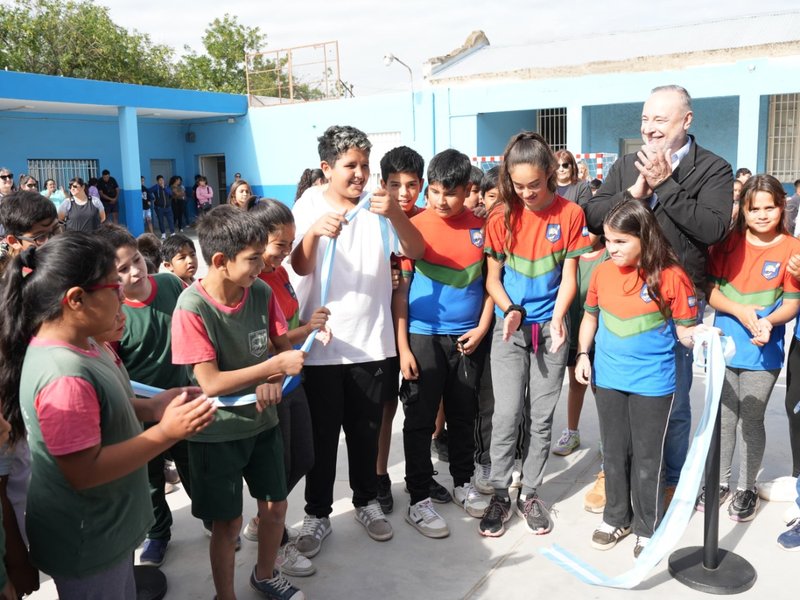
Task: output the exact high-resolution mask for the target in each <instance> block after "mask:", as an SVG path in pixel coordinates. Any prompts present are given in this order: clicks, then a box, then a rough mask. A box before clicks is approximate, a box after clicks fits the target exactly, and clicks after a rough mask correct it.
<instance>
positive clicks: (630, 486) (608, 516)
mask: <svg viewBox="0 0 800 600" xmlns="http://www.w3.org/2000/svg"><path fill="white" fill-rule="evenodd" d="M672 397H673V394H669V395H667V396H640V395H638V394H631V393H627V392H620V391H618V390H609V389H607V388H601V387H598V388H597V391H596V392H595V399H596V400H597V414H598V416H599V417H600V439H601V440H602V443H603V469H604V471H605V475H606V507H605V510H604V511H603V521H605V522H606V523H608V524H609V525H613V526H614V527H627V526H628V525H631V524H632V525H633V533H634V534H635V535H640V536H643V537H648V538H649V537H652V535H653V532H654V531H655V529H656V527H657V526H658V522H659V521H660V519H661V516H662V514H663V511H664V508H663V507H664V469H665V467H664V438H665V436H666V432H667V424H668V423H669V413H670V410H671V408H672Z"/></svg>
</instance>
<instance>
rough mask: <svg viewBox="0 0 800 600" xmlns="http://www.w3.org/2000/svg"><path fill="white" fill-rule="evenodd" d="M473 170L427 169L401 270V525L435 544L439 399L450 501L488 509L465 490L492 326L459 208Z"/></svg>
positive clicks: (477, 243)
mask: <svg viewBox="0 0 800 600" xmlns="http://www.w3.org/2000/svg"><path fill="white" fill-rule="evenodd" d="M471 168H472V167H471V165H470V161H469V158H468V157H467V156H466V155H465V154H462V153H461V152H458V151H457V150H452V149H451V150H445V151H443V152H440V153H439V154H437V155H436V156H434V157H433V159H432V160H431V162H430V165H429V166H428V181H429V183H428V201H429V205H430V206H429V208H428V210H426V211H423V212H422V213H420V214H419V215H417V216H416V217H414V218H413V219H412V220H411V223H412V224H413V225H414V226H415V227H416V228H417V229H418V230H419V232H420V233H421V234H422V237H423V239H424V240H425V252H424V255H423V256H422V258H420V259H418V260H417V261H416V262H415V263H414V265H413V268H412V267H411V266H410V265H408V266H407V265H405V264H404V269H403V270H404V271H406V272H407V271H413V274H412V276H411V284H410V288H409V295H408V329H407V330H406V329H405V328H404V327H402V326H399V327H398V328H397V334H398V335H397V347H398V351H399V353H400V369H401V371H402V373H403V383H402V385H401V388H400V397H401V398H402V400H403V404H404V406H405V421H404V423H403V446H404V451H405V459H406V486H407V488H408V491H409V494H410V495H411V501H410V504H409V507H408V511H407V512H406V521H407V522H408V523H409V524H411V525H412V526H413V527H415V528H416V529H417V530H418V531H419V532H420V533H421V534H422V535H424V536H427V537H432V538H440V537H445V536H447V535H449V533H450V532H449V529H448V527H447V523H446V522H445V521H444V519H443V518H442V517H441V516H440V515H439V513H438V512H436V510H435V509H434V508H433V504H432V501H433V499H432V498H431V488H432V483H433V464H432V463H431V454H430V443H431V442H430V440H431V434H432V433H433V431H434V428H435V423H436V413H437V410H438V407H439V401H440V400H442V401H443V404H444V412H445V416H446V418H447V423H448V426H449V435H448V438H447V439H448V451H449V456H450V461H449V463H450V474H451V475H452V476H453V499H454V501H455V502H456V503H457V504H459V505H461V506H462V507H463V508H464V509H465V510H466V511H467V513H468V514H470V515H472V516H474V517H479V516H481V515H482V514H483V512H484V510H485V509H486V507H487V505H488V502H487V499H486V498H485V497H484V496H481V494H479V493H478V492H476V491H475V490H474V488H473V487H472V483H471V479H472V474H473V470H474V464H473V462H472V458H473V453H474V451H475V442H474V438H473V430H474V427H475V413H476V411H477V407H478V382H479V380H480V375H481V371H482V370H483V363H484V358H485V356H486V344H483V343H482V342H483V340H484V338H485V336H486V334H487V333H488V331H489V327H490V326H491V321H492V304H491V300H490V299H489V298H488V297H487V296H486V293H485V291H484V285H483V264H484V255H483V233H482V231H481V228H482V226H483V221H482V220H481V219H480V218H478V217H476V216H475V215H473V214H472V211H470V210H468V209H467V208H466V207H465V201H466V198H467V188H468V187H469V185H470V179H469V178H470V171H471ZM406 260H407V259H404V261H403V262H404V263H405V262H406ZM409 262H410V261H409ZM401 325H402V321H401Z"/></svg>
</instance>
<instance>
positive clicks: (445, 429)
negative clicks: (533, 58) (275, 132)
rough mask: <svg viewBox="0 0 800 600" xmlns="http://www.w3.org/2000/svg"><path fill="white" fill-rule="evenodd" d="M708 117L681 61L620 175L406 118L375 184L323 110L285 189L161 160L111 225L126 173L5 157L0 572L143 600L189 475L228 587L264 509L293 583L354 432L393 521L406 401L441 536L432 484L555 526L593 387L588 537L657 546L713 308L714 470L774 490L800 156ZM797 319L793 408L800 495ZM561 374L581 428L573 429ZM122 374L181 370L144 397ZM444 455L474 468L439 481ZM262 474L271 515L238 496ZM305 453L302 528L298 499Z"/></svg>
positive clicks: (358, 499)
mask: <svg viewBox="0 0 800 600" xmlns="http://www.w3.org/2000/svg"><path fill="white" fill-rule="evenodd" d="M693 118H694V115H693V112H692V106H691V98H690V97H689V94H688V92H687V91H686V90H685V89H683V88H681V87H679V86H663V87H659V88H656V89H654V90H653V91H652V93H651V94H650V96H649V97H648V99H647V101H646V102H645V104H644V107H643V111H642V123H641V133H642V138H643V146H642V148H641V150H640V151H638V152H636V153H634V154H631V155H626V156H624V157H622V158H620V159H619V160H618V161H617V162H616V163H614V165H613V167H612V168H611V170H610V172H609V173H608V174H607V175H606V177H605V178H604V179H602V181H601V180H600V179H590V177H591V173H590V169H589V166H588V165H587V164H586V163H585V162H584V161H580V162H579V161H576V159H575V156H574V154H573V153H571V152H570V151H568V150H566V149H561V150H557V151H555V152H554V151H553V150H552V149H551V148H550V146H549V145H548V143H547V142H546V141H545V140H544V138H542V137H541V136H540V135H538V134H537V133H533V132H521V133H519V134H517V135H515V136H513V137H512V138H511V140H509V143H508V145H507V147H506V149H505V152H504V154H503V161H502V163H501V164H500V165H499V166H497V167H494V168H492V169H490V170H488V171H486V172H483V171H482V170H481V169H478V168H476V167H474V166H473V165H472V164H471V162H470V160H469V158H468V157H467V156H466V155H464V154H463V153H461V152H459V151H458V150H455V149H448V150H444V151H442V152H439V153H438V154H436V155H435V156H433V157H432V158H431V159H430V160H429V161H428V165H427V170H426V169H425V160H424V159H423V157H422V156H421V155H420V154H419V153H417V152H416V151H415V150H413V149H411V148H409V147H406V146H401V147H398V148H394V149H392V150H391V151H389V152H388V153H386V154H385V155H384V156H383V157H381V161H380V169H381V173H380V186H379V188H378V189H376V190H373V191H372V192H371V194H370V198H369V203H368V204H367V205H366V206H362V204H361V200H363V199H364V198H365V196H366V194H368V193H369V192H368V191H367V187H368V181H369V174H370V167H369V164H370V151H371V143H370V141H369V139H368V138H367V136H366V134H364V133H363V132H362V131H360V130H358V129H356V128H354V127H350V126H332V127H330V128H329V129H327V130H326V131H325V133H324V134H323V135H322V136H321V137H320V138H319V139H318V151H319V159H320V165H321V168H319V169H306V170H305V171H304V172H303V174H302V176H301V178H300V181H299V183H298V186H297V192H296V196H295V203H294V206H293V207H292V208H291V209H289V208H288V207H287V206H286V205H284V204H282V203H281V202H278V201H277V200H273V199H268V198H260V197H258V196H257V195H254V194H253V188H252V187H251V185H250V184H249V183H248V182H247V181H246V180H245V179H243V178H242V176H241V174H240V173H236V176H235V179H234V181H233V183H232V184H231V185H230V186H229V189H228V190H227V193H225V192H224V191H220V193H219V194H218V196H217V197H216V199H215V193H214V190H213V189H212V188H211V187H210V186H209V185H208V180H207V179H206V178H205V177H203V176H201V175H198V176H196V177H195V181H194V185H193V186H192V187H191V188H190V189H187V188H186V187H185V186H184V184H183V180H182V178H181V177H179V176H172V177H171V178H170V179H169V180H168V181H166V180H165V178H164V177H163V176H162V175H157V176H156V177H155V183H154V184H153V185H151V186H147V185H146V184H145V180H144V178H142V182H141V194H142V196H141V199H142V211H143V212H142V219H143V223H144V224H145V229H146V232H145V233H144V234H143V235H141V236H140V237H139V238H138V239H136V238H134V237H133V236H132V235H131V234H130V233H129V232H128V231H127V230H126V229H125V228H124V227H122V226H120V225H119V224H118V215H119V206H120V186H119V185H118V183H117V182H116V180H115V179H114V178H113V177H111V175H110V173H109V172H108V170H105V171H103V172H102V175H101V177H100V178H99V179H90V180H89V181H87V182H84V180H83V179H81V178H80V177H74V178H72V179H71V180H70V181H69V184H68V188H67V189H66V190H65V189H63V188H58V187H57V184H56V182H55V181H53V180H47V181H46V182H45V184H44V186H43V188H44V189H42V190H41V191H40V190H39V182H38V181H37V180H36V179H35V178H34V177H32V176H30V175H24V176H21V177H20V178H19V180H18V181H17V182H15V181H14V175H13V174H12V173H11V172H10V171H9V170H8V169H0V226H2V227H3V232H2V233H3V240H4V244H5V252H6V259H5V262H4V265H3V268H4V274H3V277H2V280H0V304H1V305H2V306H3V310H4V318H3V320H2V322H1V323H0V400H2V408H3V410H2V413H3V418H2V419H0V425H3V430H4V431H6V435H7V436H8V441H7V442H6V444H5V446H3V452H2V456H0V458H1V459H2V460H0V478H6V481H7V484H6V486H0V495H2V494H6V496H7V497H6V498H2V500H3V502H4V503H5V501H6V500H8V501H10V502H12V504H13V505H14V508H15V518H12V519H8V518H6V519H5V520H4V523H3V525H4V527H3V528H0V530H2V531H3V532H4V533H5V538H4V539H0V546H4V547H5V551H6V556H7V557H8V558H7V560H6V561H5V564H7V565H13V568H9V570H8V572H7V573H5V572H4V571H3V569H2V568H0V576H2V577H0V592H2V594H5V597H6V598H12V597H16V595H15V594H17V593H29V592H31V591H33V590H35V589H36V588H37V587H38V581H39V579H38V570H41V571H43V572H45V573H47V574H48V575H50V576H51V577H53V579H54V580H55V583H56V586H57V588H58V590H59V594H60V597H61V598H62V599H64V600H67V599H71V598H96V597H99V596H102V595H103V594H106V597H112V596H113V597H115V598H127V599H133V598H135V597H136V592H135V587H134V582H133V553H134V550H135V549H136V548H137V547H138V546H139V545H140V544H141V543H142V542H143V545H142V551H141V554H140V559H139V560H140V562H141V564H145V565H152V566H160V565H161V564H163V562H164V561H165V559H166V556H167V553H168V547H169V543H170V540H171V536H172V531H171V530H172V525H173V521H172V515H171V513H170V509H169V505H168V503H167V501H166V499H165V495H166V494H167V493H169V491H170V489H171V488H170V486H174V484H175V483H176V482H177V481H180V482H181V484H182V485H183V486H184V489H185V491H186V493H187V494H188V495H189V497H190V499H191V507H192V515H193V516H194V517H196V518H197V519H198V521H199V524H198V526H199V527H202V528H203V529H204V531H206V532H207V534H208V535H209V537H210V566H211V573H212V577H213V581H214V586H215V590H216V594H217V597H218V598H220V599H229V598H234V597H235V594H234V582H235V577H236V575H235V563H236V561H235V558H234V557H235V552H236V551H237V550H238V549H239V548H240V547H241V544H242V541H241V538H242V537H244V538H245V539H248V540H252V541H255V542H256V543H257V544H258V547H259V552H258V560H257V563H256V565H255V566H254V567H253V569H252V571H251V572H250V575H249V583H250V586H251V587H252V588H253V589H255V590H256V591H258V592H259V593H261V594H263V595H264V596H265V597H267V598H271V599H279V600H292V599H293V600H302V598H304V597H305V596H304V595H303V593H302V592H301V591H300V590H299V589H298V588H297V586H296V585H295V584H294V583H293V582H292V581H291V580H289V579H287V577H307V576H310V575H313V574H314V573H315V572H316V567H315V566H314V565H313V563H312V561H311V559H312V558H313V557H315V556H316V555H318V554H319V552H321V550H322V547H323V543H324V541H325V539H326V538H327V537H328V536H329V535H330V533H331V531H332V526H331V520H330V516H331V513H332V511H333V503H334V501H335V500H336V498H335V494H334V481H335V477H336V466H337V450H338V447H339V445H340V434H341V433H344V438H345V442H346V444H347V448H348V474H349V483H350V488H351V490H352V503H353V507H354V512H353V515H354V519H355V521H356V523H357V524H359V525H360V526H361V527H363V528H364V530H365V532H366V534H367V535H368V536H369V537H370V538H372V539H373V540H376V541H378V542H386V541H388V540H390V539H391V538H392V537H393V527H392V523H391V522H390V521H389V519H388V518H387V515H388V514H390V513H392V512H393V511H394V507H395V499H394V493H395V491H396V489H395V488H394V486H393V484H392V481H391V479H390V477H389V474H388V456H389V452H390V448H391V424H392V421H393V419H394V418H395V415H396V411H397V406H398V402H400V403H402V404H403V407H404V411H403V435H402V443H403V454H404V459H405V489H406V492H407V493H408V496H409V498H408V502H407V503H406V504H405V506H404V508H403V517H404V520H405V521H406V522H407V523H408V524H409V526H411V527H413V528H414V529H415V530H416V531H417V532H419V533H420V534H421V535H422V536H425V537H428V538H442V537H446V536H448V535H449V534H450V526H449V524H448V522H447V520H446V519H445V516H444V515H443V514H442V511H441V509H440V508H438V507H437V505H441V504H444V503H451V502H452V503H455V504H456V505H457V506H459V507H460V508H461V509H463V510H464V511H465V512H466V514H468V515H469V516H471V517H474V518H475V519H476V526H475V531H476V533H477V534H479V535H481V536H484V537H487V538H494V537H499V536H501V535H503V534H504V533H505V531H506V524H507V522H508V521H509V519H510V518H511V517H512V515H513V514H517V515H518V516H519V517H520V518H521V519H522V521H523V523H524V524H525V526H526V527H527V529H528V530H529V531H530V532H531V533H533V534H536V535H544V534H548V533H550V532H551V531H552V529H553V524H554V520H553V517H552V515H551V513H550V507H548V506H547V505H546V503H545V502H544V501H543V500H542V498H541V496H540V490H541V488H542V486H546V485H547V484H546V483H545V482H544V474H545V471H546V469H547V466H548V461H549V457H550V455H551V453H555V454H557V455H562V456H565V455H568V454H570V453H572V452H574V451H575V450H576V449H577V448H579V447H580V446H581V444H582V443H583V441H582V440H581V437H580V429H579V425H580V416H581V412H582V410H583V402H584V397H585V394H586V391H587V389H589V388H591V389H592V391H593V395H594V398H595V400H596V408H597V411H598V417H599V422H600V442H601V444H600V446H601V453H602V469H601V471H600V473H598V475H597V478H596V481H595V482H594V484H593V485H592V487H591V489H589V490H588V492H587V494H586V496H585V500H584V507H585V509H586V510H587V511H589V512H592V513H598V515H600V514H601V513H602V517H598V519H599V522H598V524H597V527H596V528H595V530H594V531H593V532H591V533H590V534H589V532H587V539H588V540H589V541H590V543H591V545H592V546H593V547H594V548H596V549H599V550H610V549H611V548H613V547H615V546H616V545H617V544H618V543H619V542H620V541H621V540H622V539H623V538H625V537H626V536H628V535H633V536H634V537H635V539H636V543H635V546H634V549H633V554H634V557H635V558H638V557H639V556H640V555H641V553H642V552H645V551H647V548H648V543H649V541H650V539H651V538H652V537H653V535H654V532H655V531H656V529H657V528H658V526H659V523H660V522H661V520H662V518H663V515H664V513H665V511H666V509H667V507H668V506H669V504H670V502H671V500H672V494H674V491H675V488H676V485H677V482H678V479H679V477H680V473H681V469H682V467H683V464H684V462H685V460H686V455H687V450H688V444H689V435H690V424H691V410H690V403H689V393H690V389H691V386H692V367H691V364H692V363H691V350H692V348H693V346H694V344H695V342H696V339H697V336H698V335H699V334H701V333H707V332H709V331H711V332H714V333H722V332H724V334H725V335H728V336H730V337H732V338H733V339H734V340H735V342H736V348H737V351H736V354H735V356H734V358H733V359H731V360H730V361H729V363H728V367H727V369H726V374H725V383H724V387H723V394H722V401H721V402H722V409H721V410H722V448H721V455H722V461H721V462H722V473H721V476H720V489H719V493H718V494H715V495H714V497H715V498H717V499H718V502H719V504H720V506H724V505H725V504H727V512H728V515H729V516H730V518H731V519H732V520H734V521H737V522H744V521H750V520H752V519H753V518H755V516H756V513H757V510H758V507H759V497H760V496H759V493H760V490H759V485H758V482H757V476H758V473H759V469H760V467H761V461H762V459H763V455H764V450H765V445H766V437H765V433H764V415H765V410H766V406H767V402H768V400H769V397H770V395H771V394H772V392H773V388H774V386H775V383H776V381H777V378H778V374H779V373H780V370H781V369H782V368H783V366H784V362H785V360H786V355H787V353H786V351H785V348H784V337H785V331H786V327H785V325H786V324H787V323H791V322H792V321H796V320H797V315H798V311H800V282H799V281H798V278H800V242H798V241H797V239H796V234H797V233H798V228H800V223H797V210H798V206H799V205H800V180H798V181H797V182H795V187H796V193H795V195H794V196H792V197H791V198H787V194H786V193H785V191H784V189H783V186H782V185H781V184H780V182H778V181H777V180H776V179H775V178H774V177H772V176H770V175H768V174H756V175H753V174H752V173H750V171H749V170H747V169H739V170H738V171H737V172H736V174H735V175H734V172H733V170H732V168H731V166H730V165H729V164H728V163H727V162H726V161H725V160H724V159H722V158H721V157H719V156H717V155H715V154H714V153H713V152H711V151H710V150H707V149H705V148H703V147H702V146H701V145H700V144H699V143H698V142H697V140H696V139H695V138H694V136H692V135H690V134H689V133H688V132H689V128H690V126H691V124H692V121H693ZM220 200H222V202H221V204H222V206H215V205H217V204H220ZM187 207H191V209H190V210H187ZM154 224H155V226H156V227H154ZM190 227H194V228H195V230H196V233H197V236H196V239H197V244H198V245H199V252H200V253H201V254H202V256H203V259H204V260H205V263H206V265H207V268H208V271H207V273H206V274H205V276H204V277H203V278H202V279H197V278H196V276H197V272H198V258H197V252H198V248H197V246H196V245H195V241H194V240H193V238H192V237H189V236H187V235H186V234H185V233H186V232H185V230H186V229H188V228H190ZM62 228H63V229H64V230H65V233H60V230H61V229H62ZM156 228H157V230H158V231H159V232H160V236H158V235H156V234H155V231H156ZM793 234H794V235H793ZM331 256H332V258H331ZM706 307H708V308H709V309H710V310H713V311H714V321H713V327H711V326H710V325H706V324H703V316H704V312H705V310H706ZM714 328H716V329H714ZM799 336H800V332H799V331H798V328H796V329H795V334H794V336H793V338H792V340H791V344H790V347H789V351H788V376H787V384H788V388H787V393H786V413H787V418H788V421H789V436H788V437H789V440H788V445H789V446H790V447H791V451H792V461H793V464H792V465H791V476H792V477H793V478H794V480H793V482H794V483H793V485H796V486H798V487H797V490H798V493H799V494H800V484H797V476H798V475H800V416H799V415H797V414H795V413H794V407H795V404H797V400H798V399H800V390H798V386H800V374H798V369H800V341H798V340H800V337H799ZM301 347H302V350H301V349H300V348H301ZM301 372H302V378H300V377H298V375H300V373H301ZM565 375H566V377H567V379H568V382H569V385H568V395H567V408H566V413H567V427H566V428H565V429H564V430H563V431H562V432H561V434H560V435H558V434H557V435H556V438H555V443H553V431H552V428H553V416H554V412H555V410H556V406H557V404H558V400H559V398H560V396H561V389H562V383H563V381H564V378H565ZM131 381H134V382H138V383H139V384H145V385H148V386H152V387H155V388H157V389H160V390H164V391H161V392H160V393H157V394H156V395H155V396H154V397H153V398H152V399H148V400H145V399H142V398H137V397H136V395H135V394H134V390H133V388H132V384H131ZM210 397H220V398H229V399H232V400H231V401H230V402H228V401H225V402H222V403H221V404H220V403H213V402H211V401H210V400H209V398H210ZM226 402H227V403H226ZM584 441H585V440H584ZM780 443H783V442H782V441H781V442H780ZM736 451H738V453H739V459H740V460H739V472H738V474H737V475H736V476H734V474H733V473H732V472H731V471H732V470H731V464H732V460H733V456H734V454H735V452H736ZM432 452H433V453H434V454H436V455H438V456H439V458H440V459H441V460H443V461H445V462H446V463H447V466H448V468H449V474H450V476H451V478H452V485H449V486H445V485H444V484H443V483H442V482H440V481H438V480H437V479H435V478H434V475H436V472H435V471H434V465H433V461H432ZM788 470H789V465H787V471H788ZM243 480H244V481H245V482H246V483H247V489H248V490H249V493H250V495H251V496H252V497H253V498H255V500H256V502H257V512H256V514H253V515H243V514H242V502H243V499H242V495H243V493H244V487H243ZM302 480H305V494H304V498H305V507H304V518H303V523H302V526H301V528H300V529H299V530H294V529H293V528H291V527H289V526H288V525H287V524H286V522H285V521H286V510H287V500H286V499H287V496H288V494H289V493H290V492H291V490H292V489H293V488H294V487H295V486H296V485H298V484H299V483H300V482H301V481H302ZM12 490H13V492H12ZM515 490H516V491H515ZM148 492H149V497H148ZM699 492H700V493H699V495H698V497H697V498H696V508H697V509H698V510H705V508H706V495H707V490H705V488H703V489H702V490H699ZM26 498H27V500H26ZM798 503H799V504H798V506H797V508H795V509H794V510H793V511H791V514H790V515H789V518H788V519H787V521H788V524H789V527H788V529H787V530H786V531H784V532H783V533H782V534H780V536H779V537H778V543H779V545H780V546H781V547H783V548H785V549H787V550H796V549H798V548H800V519H798V517H800V497H799V498H798ZM6 516H7V515H6ZM109 531H113V532H114V535H113V536H109V535H108V532H109ZM12 558H13V560H12ZM198 568H199V567H198Z"/></svg>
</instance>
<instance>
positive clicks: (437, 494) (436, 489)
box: [428, 479, 453, 504]
mask: <svg viewBox="0 0 800 600" xmlns="http://www.w3.org/2000/svg"><path fill="white" fill-rule="evenodd" d="M428 489H429V495H430V497H431V500H433V501H434V502H436V504H449V503H450V502H452V501H453V496H452V495H451V494H450V492H448V491H447V488H446V487H444V486H443V485H442V484H441V483H439V482H438V481H436V480H435V479H431V484H430V488H428Z"/></svg>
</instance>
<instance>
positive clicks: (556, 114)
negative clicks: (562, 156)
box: [536, 107, 567, 151]
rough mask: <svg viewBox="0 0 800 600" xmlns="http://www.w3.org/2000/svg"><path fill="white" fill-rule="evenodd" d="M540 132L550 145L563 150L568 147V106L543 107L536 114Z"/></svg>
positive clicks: (554, 148)
mask: <svg viewBox="0 0 800 600" xmlns="http://www.w3.org/2000/svg"><path fill="white" fill-rule="evenodd" d="M536 121H537V129H538V131H539V134H540V135H541V136H542V137H543V138H544V139H545V140H547V143H548V144H550V147H551V148H552V149H553V151H555V150H563V149H566V147H567V108H566V107H563V108H542V109H539V110H538V111H537V115H536Z"/></svg>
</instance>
